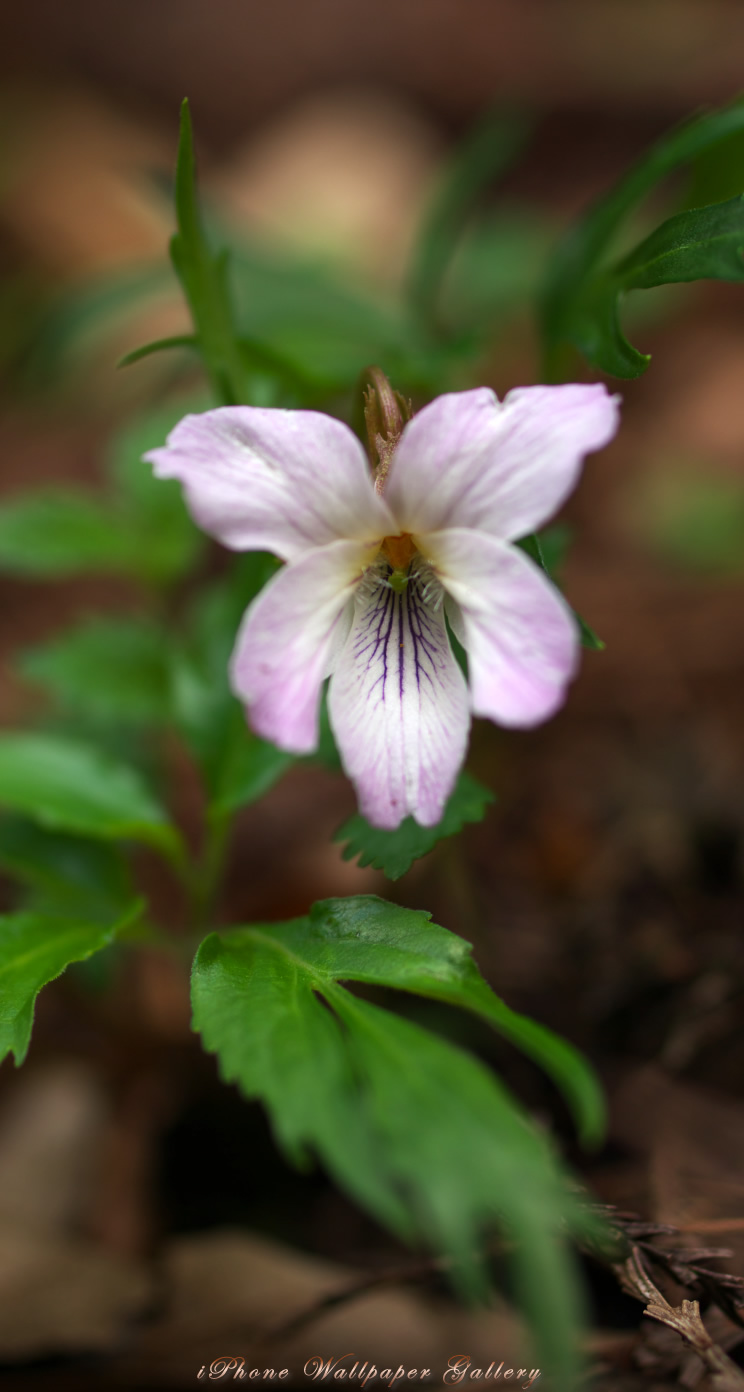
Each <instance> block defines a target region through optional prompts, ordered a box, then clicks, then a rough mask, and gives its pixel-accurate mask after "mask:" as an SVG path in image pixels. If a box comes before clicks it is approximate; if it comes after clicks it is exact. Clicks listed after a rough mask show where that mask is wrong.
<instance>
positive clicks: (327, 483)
mask: <svg viewBox="0 0 744 1392" xmlns="http://www.w3.org/2000/svg"><path fill="white" fill-rule="evenodd" d="M145 458H146V459H148V460H149V461H150V462H151V463H152V464H153V465H154V466H155V473H156V474H157V475H158V477H159V478H177V479H180V480H181V482H182V483H183V485H184V489H185V493H186V501H187V503H188V506H189V509H190V511H191V513H192V515H193V517H194V520H195V521H196V522H197V523H198V525H199V526H200V527H202V528H203V529H204V531H206V532H209V533H210V535H212V536H214V537H216V538H217V540H218V541H221V542H222V543H223V545H225V546H229V547H231V548H232V549H233V550H235V551H250V550H259V551H273V552H274V554H275V555H277V556H281V558H282V559H283V560H285V561H291V560H294V559H295V558H296V557H297V556H301V555H303V554H304V552H306V551H308V550H310V549H312V547H314V546H325V545H327V544H328V543H329V542H331V541H336V540H338V539H341V538H347V539H350V540H357V541H371V540H372V539H373V538H375V537H383V536H385V535H386V533H388V532H389V531H390V530H391V524H392V518H391V516H390V513H389V511H388V509H387V507H386V505H385V503H384V502H383V500H382V499H381V498H380V497H379V496H378V495H377V494H376V493H375V490H374V485H373V482H372V478H371V476H370V470H369V465H368V463H367V458H366V455H365V453H364V450H363V448H362V446H361V444H360V442H359V440H358V439H357V437H356V435H354V434H353V432H352V431H351V430H350V429H349V427H348V426H346V425H344V424H343V422H342V421H338V420H335V419H334V418H333V417H332V416H325V415H322V414H321V413H320V412H319V411H278V410H277V411H275V410H267V409H264V408H262V407H258V406H222V407H220V408H219V409H218V410H215V411H205V412H204V413H203V414H202V415H198V416H185V417H184V419H183V420H182V421H180V422H179V424H178V425H177V426H176V428H175V430H172V431H171V433H170V435H169V436H168V440H167V443H166V444H165V445H164V446H163V447H162V448H161V449H155V450H151V451H150V453H149V454H147V455H145ZM392 529H393V530H395V528H394V526H393V528H392Z"/></svg>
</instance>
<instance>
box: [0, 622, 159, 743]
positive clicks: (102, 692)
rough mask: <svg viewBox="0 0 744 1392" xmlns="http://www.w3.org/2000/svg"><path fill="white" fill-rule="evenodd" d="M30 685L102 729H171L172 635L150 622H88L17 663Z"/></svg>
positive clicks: (30, 650) (23, 655) (30, 651)
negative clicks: (49, 694)
mask: <svg viewBox="0 0 744 1392" xmlns="http://www.w3.org/2000/svg"><path fill="white" fill-rule="evenodd" d="M17 666H18V670H19V671H20V673H21V675H22V676H23V677H25V678H26V679H27V680H28V681H32V682H37V683H39V684H40V685H41V686H44V687H46V688H47V689H48V691H49V692H50V693H51V695H52V696H53V697H54V698H55V700H56V701H57V703H58V704H59V705H60V706H61V707H63V708H64V709H66V710H68V711H71V712H73V713H74V714H79V715H82V716H84V717H86V718H88V719H90V720H92V721H94V722H96V723H98V724H101V725H111V724H114V725H125V726H129V727H130V728H131V727H140V726H147V725H163V724H166V723H167V721H168V719H169V716H170V688H169V670H168V634H167V633H166V632H165V631H164V630H163V629H162V628H161V627H160V625H158V624H156V623H155V622H153V621H152V620H150V619H144V618H121V619H120V618H116V617H113V616H112V617H109V618H105V619H88V620H85V621H84V622H83V623H81V624H78V625H75V627H73V628H70V629H68V630H67V631H66V632H64V633H62V634H60V635H59V637H57V638H54V639H52V641H51V642H48V643H42V644H39V645H38V646H37V647H35V648H27V649H26V650H25V651H24V652H22V653H21V654H20V657H19V658H18V659H17Z"/></svg>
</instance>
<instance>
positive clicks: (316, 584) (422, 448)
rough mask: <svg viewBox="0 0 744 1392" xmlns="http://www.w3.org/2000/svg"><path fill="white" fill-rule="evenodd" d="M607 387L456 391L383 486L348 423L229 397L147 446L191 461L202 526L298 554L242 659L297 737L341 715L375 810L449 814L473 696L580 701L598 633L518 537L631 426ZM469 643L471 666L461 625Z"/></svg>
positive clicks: (420, 423) (351, 760) (249, 627)
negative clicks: (588, 653)
mask: <svg viewBox="0 0 744 1392" xmlns="http://www.w3.org/2000/svg"><path fill="white" fill-rule="evenodd" d="M617 417H618V402H617V398H615V397H612V396H610V395H608V393H607V391H606V390H605V388H604V387H603V386H601V385H594V386H559V387H522V388H518V389H517V390H515V391H511V392H509V394H508V395H507V396H506V398H505V399H504V401H503V402H499V401H498V399H497V398H496V396H495V395H494V393H493V392H492V391H490V390H489V389H487V388H485V387H483V388H478V389H476V390H474V391H464V392H456V393H451V394H449V395H446V396H440V397H438V398H437V400H435V401H433V402H432V403H431V404H430V405H429V406H425V407H424V409H423V410H421V411H419V412H418V414H417V415H415V416H414V417H413V419H412V420H411V421H409V422H408V424H407V425H406V426H405V428H404V429H403V433H402V435H401V437H400V440H399V443H398V445H397V447H396V449H395V453H394V455H393V459H392V464H391V467H390V470H389V473H388V475H387V478H386V480H385V485H384V489H383V491H382V492H381V493H380V492H377V491H376V490H375V486H374V481H373V478H372V474H371V472H370V468H369V464H368V462H367V458H366V455H365V451H364V449H363V447H362V445H361V443H360V442H359V440H358V439H357V437H356V436H355V435H354V434H353V432H352V431H351V430H350V429H349V428H348V427H347V426H346V425H344V424H342V422H340V421H338V420H335V419H334V418H332V417H331V416H326V415H322V414H320V413H319V412H316V411H299V410H298V411H285V410H267V409H261V408H259V407H251V406H225V407H222V408H220V409H218V410H214V411H206V412H205V413H204V414H203V415H196V416H186V417H185V419H184V420H182V421H181V422H180V423H179V424H178V425H177V426H176V428H175V430H173V431H172V432H171V434H170V435H169V436H168V441H167V444H166V445H165V446H164V447H163V448H162V449H156V450H153V451H152V452H151V453H150V454H148V455H147V456H146V457H147V458H148V459H149V460H150V461H151V462H152V463H153V464H154V467H155V473H156V474H157V475H158V477H160V478H177V479H180V480H181V482H182V484H183V485H184V489H185V496H186V501H187V504H188V506H189V508H190V511H191V513H192V515H193V517H194V519H195V521H196V522H197V523H198V525H199V526H200V527H202V528H203V529H204V530H205V531H206V532H209V533H210V534H211V535H212V536H214V537H216V538H217V539H218V540H219V541H221V542H222V543H223V545H225V546H228V547H230V548H231V549H233V550H235V551H250V550H261V551H271V552H273V553H274V554H275V555H276V556H278V557H279V558H280V559H281V560H283V561H285V562H286V565H284V566H283V568H282V569H281V570H280V571H279V572H278V573H277V574H276V575H275V576H274V577H273V578H272V579H271V580H270V581H269V583H268V584H267V585H266V587H265V589H264V590H263V591H262V593H261V594H260V595H259V596H258V598H257V599H256V600H254V602H253V603H252V604H251V605H250V607H249V609H248V611H247V612H246V614H245V617H244V619H243V622H242V625H241V627H240V631H239V633H238V637H237V641H236V645H235V649H234V652H233V656H232V659H231V664H230V679H231V685H232V689H233V691H234V692H235V694H236V696H238V697H239V698H240V700H241V701H242V702H244V704H245V706H246V708H247V714H248V717H249V720H250V724H251V726H252V727H253V729H254V730H255V731H256V732H257V733H258V734H260V735H263V736H264V737H265V738H266V739H269V740H272V741H273V742H274V743H275V744H277V745H279V746H280V747H281V748H282V749H286V750H289V751H291V752H292V753H294V754H309V753H311V752H312V751H313V750H314V749H315V748H316V747H317V743H318V733H319V729H318V713H319V703H320V697H321V691H322V687H323V683H324V681H325V679H326V677H329V676H330V678H331V681H330V688H329V714H330V720H331V726H332V728H333V732H334V735H335V738H336V742H337V744H338V748H339V752H340V754H341V758H342V760H343V764H344V768H345V770H346V772H347V774H348V776H349V777H350V778H351V780H352V781H353V783H354V785H355V787H356V791H357V795H358V798H359V804H360V808H361V811H362V812H363V813H364V815H365V816H366V817H367V818H368V820H369V821H370V822H372V823H373V824H374V825H375V826H378V827H390V828H392V827H396V826H398V824H399V822H400V821H401V820H402V818H404V817H406V816H409V815H412V816H413V817H415V818H416V820H417V821H418V822H419V823H421V825H423V826H433V825H435V824H436V823H437V822H438V821H439V820H440V818H441V816H442V812H443V809H444V806H445V803H446V801H447V798H448V797H449V795H450V793H451V792H452V788H453V785H454V782H455V779H456V777H457V773H458V770H459V768H460V766H461V764H462V762H463V759H464V757H465V752H466V747H467V741H468V732H469V728H470V717H471V713H472V714H474V715H479V716H487V717H488V718H489V719H491V720H494V721H496V722H497V723H498V724H499V725H504V726H531V725H536V724H538V723H539V722H540V721H543V720H546V719H547V718H548V717H549V716H551V715H552V714H553V713H554V711H556V710H557V709H558V707H559V706H560V705H561V704H562V702H563V700H564V697H565V693H566V688H567V685H568V683H569V682H570V680H571V679H572V677H573V676H574V674H575V671H576V666H577V660H578V653H579V637H578V633H577V628H576V623H575V620H574V618H573V615H572V613H571V611H570V609H569V607H568V605H567V604H566V603H565V601H564V600H563V598H562V596H561V595H560V594H559V593H558V591H557V590H556V589H555V588H554V587H553V585H551V583H550V582H549V581H548V579H547V577H546V576H545V574H544V573H543V572H542V571H540V570H539V569H538V567H537V566H536V565H534V564H533V562H532V561H531V560H530V559H529V558H528V557H527V556H526V555H525V553H524V552H523V551H522V550H521V549H519V548H518V547H516V546H514V545H513V544H512V543H513V542H515V541H517V540H519V538H520V537H524V536H525V535H527V534H528V533H530V532H533V531H534V530H535V529H536V528H537V527H540V526H541V525H542V524H543V523H544V522H546V521H547V520H548V518H550V517H551V516H552V515H553V514H554V513H555V512H556V510H557V509H558V508H559V507H560V505H561V503H562V502H563V500H564V499H565V498H566V496H567V495H568V494H569V493H570V492H571V490H572V489H573V487H574V485H575V483H576V481H577V478H578V475H579V471H580V468H581V464H582V461H583V458H584V456H585V455H586V454H588V453H589V452H590V451H592V450H597V449H600V448H601V447H602V446H603V445H605V444H607V442H608V441H609V440H610V439H611V438H612V436H613V435H614V433H615V430H616V428H617ZM445 616H446V619H447V620H448V621H449V624H450V626H451V629H452V632H453V633H454V634H455V635H456V636H457V638H458V639H459V640H460V642H461V643H462V645H463V647H464V648H465V649H466V651H467V654H468V669H469V683H466V681H465V678H464V676H463V674H462V671H461V669H460V667H459V665H458V663H457V661H456V659H455V657H454V655H453V652H452V648H451V646H450V641H449V637H448V633H447V627H446V623H445Z"/></svg>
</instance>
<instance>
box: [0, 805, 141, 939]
mask: <svg viewBox="0 0 744 1392" xmlns="http://www.w3.org/2000/svg"><path fill="white" fill-rule="evenodd" d="M0 865H1V866H2V868H3V869H4V870H5V871H6V873H8V874H9V875H11V876H13V878H15V879H17V880H19V881H20V882H21V884H23V885H24V886H25V887H26V888H27V891H28V892H30V894H31V898H32V904H33V908H34V909H35V910H37V911H39V910H41V909H42V908H43V911H44V912H45V913H46V914H51V913H52V912H54V913H55V914H62V915H65V916H67V917H73V916H78V917H80V918H82V919H83V920H84V921H85V922H87V923H103V924H105V925H106V926H107V927H111V925H112V924H115V925H116V926H117V928H119V927H120V926H121V925H122V924H123V923H125V922H126V923H128V922H130V920H131V919H132V917H133V916H134V914H135V912H136V911H137V910H138V909H139V907H140V904H139V901H138V900H137V898H136V895H135V893H134V888H133V885H132V879H131V875H130V873H129V867H128V865H127V864H126V861H125V860H124V858H123V856H122V854H121V852H120V850H119V848H118V847H116V846H113V845H110V844H109V843H107V842H105V841H93V840H91V839H89V838H87V837H82V836H70V835H68V834H66V833H64V832H53V831H48V830H46V829H45V828H44V827H40V826H37V825H35V824H34V823H33V822H29V821H26V820H24V819H23V818H21V817H3V818H2V819H1V820H0Z"/></svg>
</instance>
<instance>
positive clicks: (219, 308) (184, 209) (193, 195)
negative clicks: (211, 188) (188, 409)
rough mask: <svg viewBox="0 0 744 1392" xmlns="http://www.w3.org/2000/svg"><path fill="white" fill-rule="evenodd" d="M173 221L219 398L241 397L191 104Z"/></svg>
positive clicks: (180, 270)
mask: <svg viewBox="0 0 744 1392" xmlns="http://www.w3.org/2000/svg"><path fill="white" fill-rule="evenodd" d="M176 219H177V223H178V231H177V233H176V234H175V236H174V237H173V238H172V240H171V248H170V250H171V260H172V261H173V266H174V269H175V271H176V274H177V276H178V278H179V280H180V282H181V285H182V287H183V291H184V294H185V296H186V299H187V301H188V305H189V309H190V310H191V317H192V319H193V321H194V328H195V330H196V336H197V340H198V343H199V348H200V351H201V354H202V357H203V359H204V365H205V367H206V369H207V372H208V374H209V378H210V381H211V383H212V388H213V390H214V392H215V393H216V395H217V398H218V400H220V401H222V402H223V403H225V404H227V405H234V404H235V403H236V402H239V401H242V400H244V394H243V372H244V368H243V360H242V357H241V353H240V348H239V345H238V342H237V337H236V333H235V328H234V325H233V319H232V310H231V305H230V298H229V295H228V289H227V274H226V273H227V264H226V260H225V257H224V256H223V255H218V256H215V255H214V254H213V253H212V252H211V250H210V248H209V246H208V244H207V240H206V236H205V233H204V229H203V227H202V221H201V215H200V211H199V203H198V198H197V191H196V161H195V159H194V141H193V134H192V130H191V115H190V112H189V104H188V102H187V101H184V102H183V103H182V105H181V132H180V139H179V144H178V159H177V162H176Z"/></svg>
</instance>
